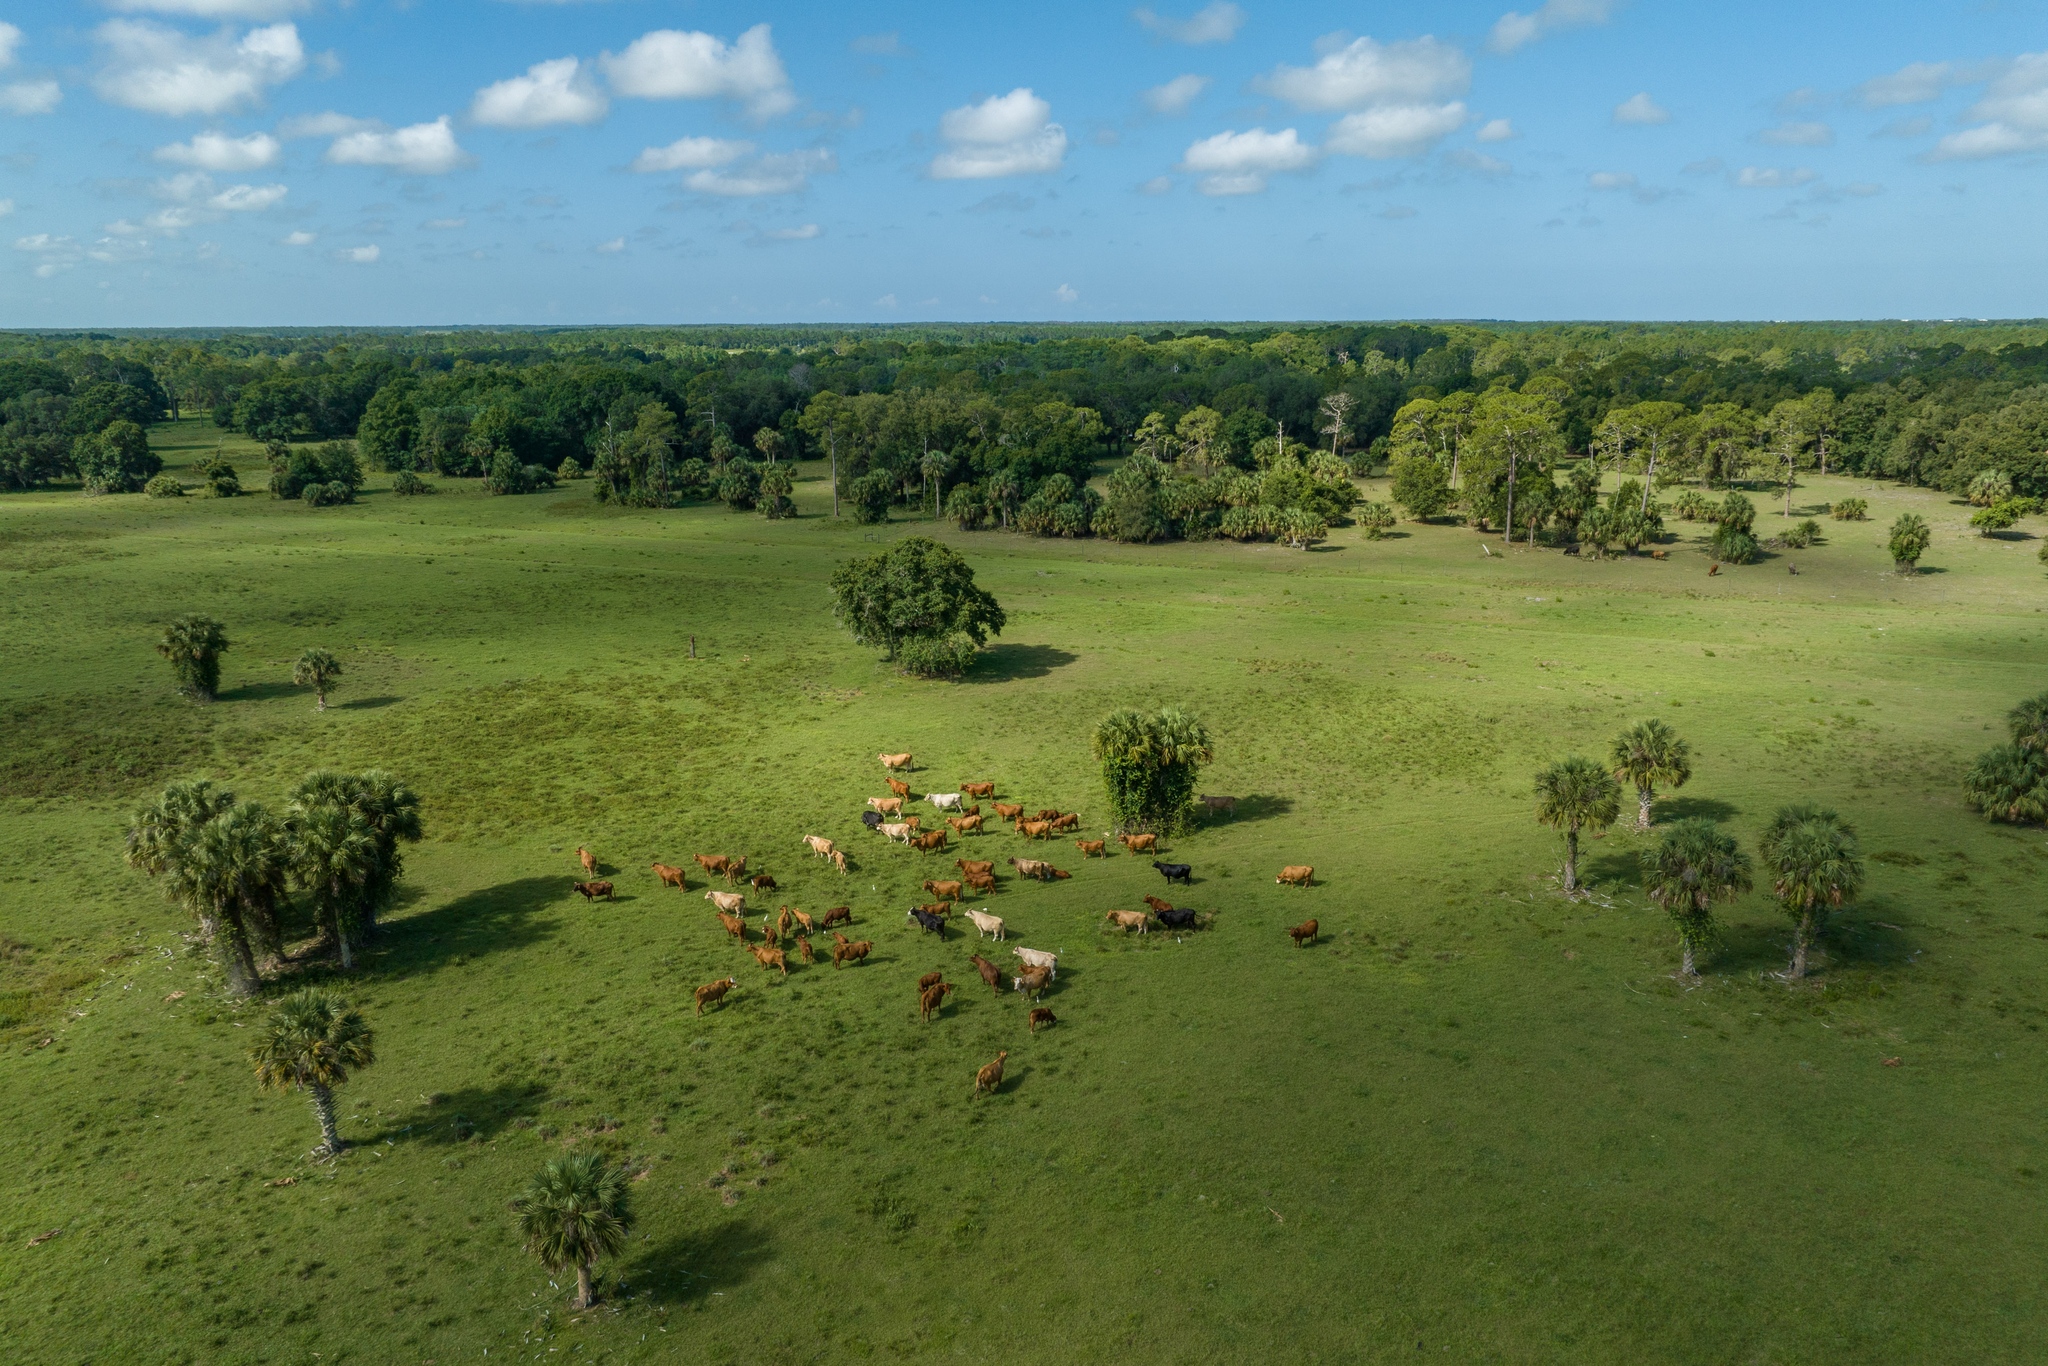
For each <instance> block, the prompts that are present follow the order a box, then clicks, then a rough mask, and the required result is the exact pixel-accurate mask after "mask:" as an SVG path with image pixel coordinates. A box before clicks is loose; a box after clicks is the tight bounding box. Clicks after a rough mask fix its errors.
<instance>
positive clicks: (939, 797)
mask: <svg viewBox="0 0 2048 1366" xmlns="http://www.w3.org/2000/svg"><path fill="white" fill-rule="evenodd" d="M924 799H925V800H926V801H928V802H930V803H931V804H932V806H933V807H934V808H936V809H937V810H940V811H958V810H959V809H960V794H959V793H957V792H927V793H925V794H924Z"/></svg>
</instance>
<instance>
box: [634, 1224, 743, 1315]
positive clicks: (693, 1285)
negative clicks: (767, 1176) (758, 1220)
mask: <svg viewBox="0 0 2048 1366" xmlns="http://www.w3.org/2000/svg"><path fill="white" fill-rule="evenodd" d="M769 1246H770V1240H769V1238H768V1235H767V1234H766V1233H764V1232H762V1231H761V1230H760V1229H759V1228H756V1227H755V1226H754V1225H752V1224H748V1223H744V1222H742V1221H741V1220H738V1219H728V1220H726V1221H725V1222H724V1223H722V1224H717V1225H714V1226H713V1227H711V1228H707V1229H700V1230H698V1231H696V1232H694V1233H684V1234H680V1235H678V1236H676V1237H673V1238H669V1239H667V1240H665V1241H663V1242H660V1243H656V1244H653V1245H652V1246H646V1245H643V1248H642V1250H641V1251H640V1252H639V1254H638V1255H637V1256H635V1257H634V1258H633V1260H632V1261H630V1262H627V1263H625V1264H624V1265H623V1266H622V1267H621V1268H620V1274H621V1278H622V1279H623V1280H624V1282H625V1284H626V1285H628V1286H630V1287H631V1288H632V1289H633V1290H634V1291H635V1292H643V1291H644V1292H645V1293H646V1294H648V1295H649V1296H651V1297H652V1298H653V1300H654V1301H655V1302H656V1303H657V1304H675V1303H679V1302H681V1301H684V1300H688V1299H691V1298H693V1297H695V1296H699V1295H708V1294H710V1293H711V1292H712V1291H714V1290H730V1289H731V1288H732V1287H734V1286H736V1285H740V1284H743V1283H744V1282H745V1281H746V1279H747V1277H748V1275H749V1273H750V1272H751V1271H752V1269H753V1268H752V1267H751V1266H750V1265H749V1264H748V1261H747V1259H748V1258H751V1257H758V1256H759V1255H760V1254H762V1253H764V1252H766V1251H767V1250H768V1248H769Z"/></svg>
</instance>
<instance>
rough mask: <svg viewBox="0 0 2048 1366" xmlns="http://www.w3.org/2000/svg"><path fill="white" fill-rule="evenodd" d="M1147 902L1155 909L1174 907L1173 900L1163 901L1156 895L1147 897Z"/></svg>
mask: <svg viewBox="0 0 2048 1366" xmlns="http://www.w3.org/2000/svg"><path fill="white" fill-rule="evenodd" d="M1145 904H1146V905H1147V906H1150V907H1151V908H1152V909H1153V910H1155V911H1170V910H1172V909H1173V903H1172V902H1171V901H1161V900H1160V899H1159V898H1158V897H1156V896H1148V897H1146V898H1145Z"/></svg>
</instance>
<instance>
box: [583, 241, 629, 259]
mask: <svg viewBox="0 0 2048 1366" xmlns="http://www.w3.org/2000/svg"><path fill="white" fill-rule="evenodd" d="M625 249H626V239H625V238H623V237H614V238H613V239H612V240H611V241H609V242H599V243H598V244H597V245H596V246H594V247H592V248H591V250H592V251H594V252H596V253H597V254H598V255H600V256H617V255H618V254H619V253H620V252H622V251H624V250H625Z"/></svg>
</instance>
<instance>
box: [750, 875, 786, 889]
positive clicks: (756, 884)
mask: <svg viewBox="0 0 2048 1366" xmlns="http://www.w3.org/2000/svg"><path fill="white" fill-rule="evenodd" d="M747 882H748V885H749V886H751V887H752V888H753V889H754V890H755V891H757V892H779V891H781V890H782V889H781V888H780V887H778V886H776V885H775V878H774V876H773V875H772V874H769V873H763V874H761V875H760V876H759V877H756V878H749V879H748V880H747Z"/></svg>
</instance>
